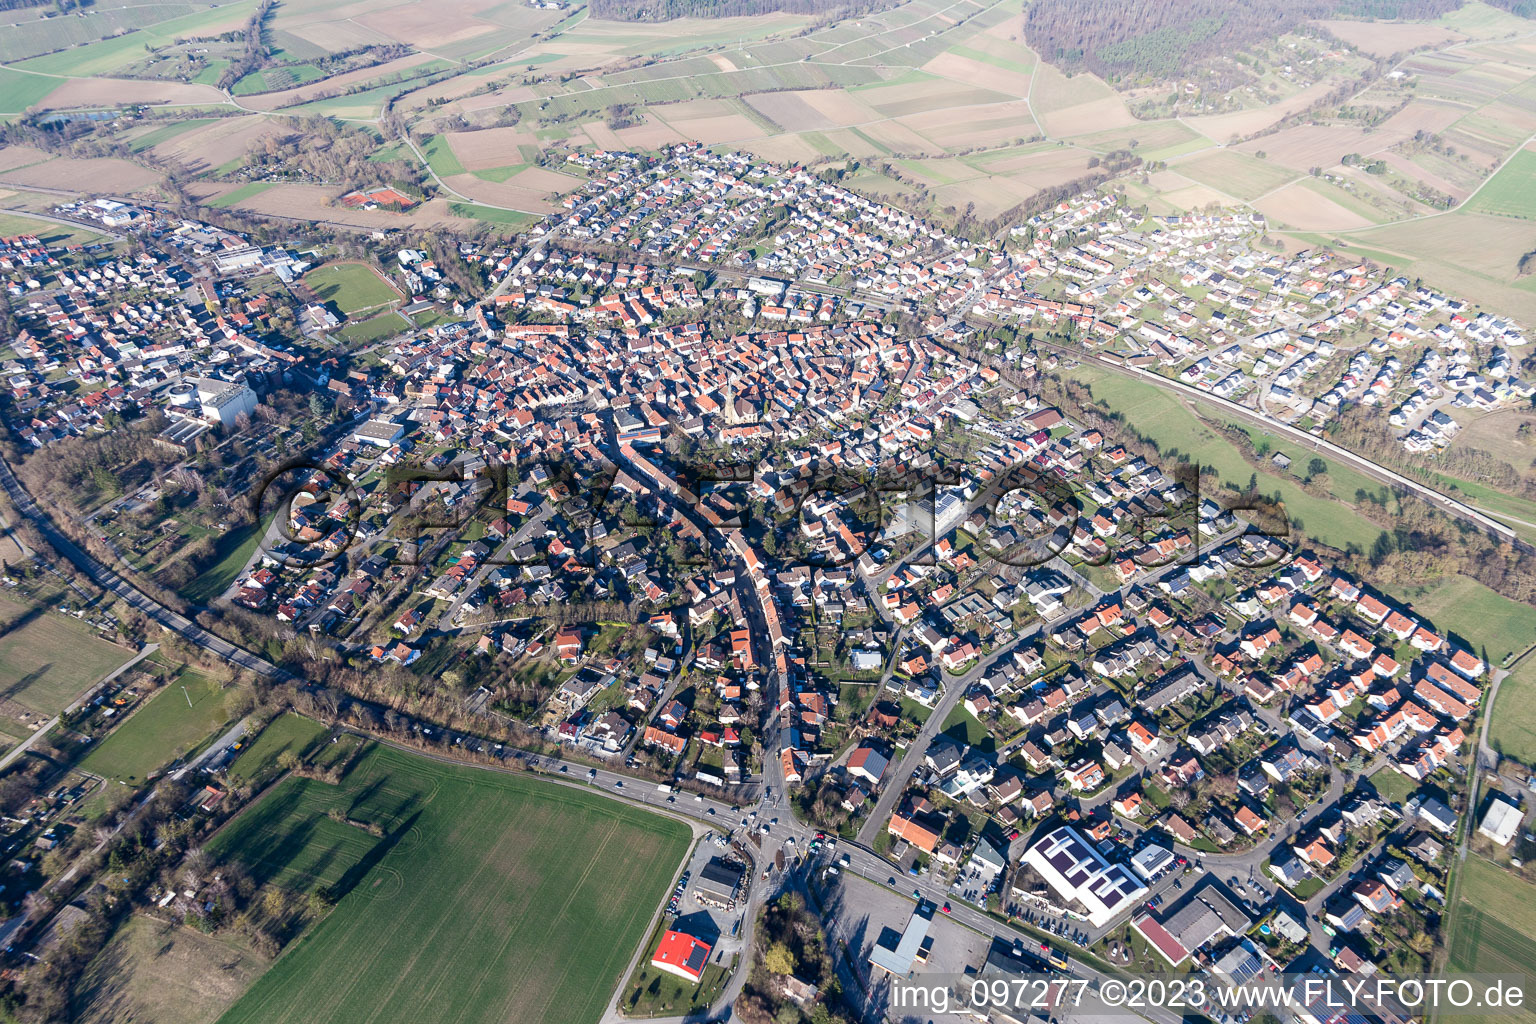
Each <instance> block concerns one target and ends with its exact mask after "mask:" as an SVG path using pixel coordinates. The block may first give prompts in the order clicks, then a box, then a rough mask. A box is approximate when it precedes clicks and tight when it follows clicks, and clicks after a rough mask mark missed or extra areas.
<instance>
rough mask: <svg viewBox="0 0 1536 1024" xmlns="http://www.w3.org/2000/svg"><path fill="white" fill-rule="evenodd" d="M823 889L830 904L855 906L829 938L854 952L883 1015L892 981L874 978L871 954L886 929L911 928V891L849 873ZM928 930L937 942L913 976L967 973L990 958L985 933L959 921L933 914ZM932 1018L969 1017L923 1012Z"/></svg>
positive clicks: (835, 925) (838, 920)
mask: <svg viewBox="0 0 1536 1024" xmlns="http://www.w3.org/2000/svg"><path fill="white" fill-rule="evenodd" d="M822 890H823V892H824V894H825V897H826V899H827V901H828V902H829V903H841V904H843V905H846V906H847V907H849V908H857V909H856V910H853V909H850V910H848V911H845V912H844V913H841V914H837V915H835V920H834V923H833V924H832V925H831V926H830V932H831V935H830V937H831V938H833V939H834V940H841V941H843V942H846V943H847V944H848V948H849V950H850V951H853V954H852V962H853V964H854V965H855V967H856V969H857V970H858V972H859V977H860V978H861V979H863V980H865V981H866V982H870V981H871V980H873V983H874V989H873V1002H874V1005H875V1006H877V1007H878V1008H879V1009H880V1011H881V1012H882V1013H883V1012H884V1010H885V1009H886V1005H885V999H886V994H885V993H886V990H887V989H888V988H889V984H888V979H886V978H883V977H882V978H875V979H871V978H870V973H871V970H872V968H871V967H870V965H869V954H870V951H871V950H872V949H873V948H874V945H875V941H876V940H877V939H879V938H880V933H881V932H882V931H883V930H884V929H886V928H890V929H892V930H893V931H896V932H900V931H901V930H902V929H904V928H905V927H906V926H907V921H908V919H910V918H911V917H912V911H913V907H914V904H913V901H912V899H911V898H910V897H911V890H910V889H908V890H906V894H905V895H903V893H902V892H898V891H896V890H894V889H892V888H890V887H889V886H884V885H880V884H878V883H875V882H871V881H869V880H867V879H865V878H863V877H862V876H860V875H857V874H850V873H848V872H840V873H839V874H838V875H835V876H828V877H827V879H826V881H825V882H824V883H823V885H822ZM928 934H929V935H930V936H931V937H932V938H933V940H934V942H933V949H932V951H931V952H930V953H929V955H928V962H927V963H917V964H913V977H914V978H921V977H922V976H923V975H924V974H960V973H963V972H964V971H965V970H967V969H968V968H974V967H976V966H978V965H979V964H981V963H982V961H983V960H985V959H986V955H987V949H988V947H989V946H990V944H991V940H990V938H988V937H987V936H983V935H980V934H978V933H977V932H973V931H971V930H970V929H969V928H966V927H964V926H962V925H960V924H957V923H956V922H954V921H952V920H950V919H949V918H948V917H946V916H945V915H944V914H942V913H935V914H934V915H933V921H932V923H931V924H930V925H929V927H928ZM930 1016H931V1017H932V1019H933V1020H934V1021H935V1022H941V1021H951V1020H953V1021H956V1022H958V1021H961V1020H964V1019H966V1018H962V1017H958V1016H953V1015H951V1016H946V1017H939V1016H937V1015H924V1017H923V1019H924V1020H928V1019H929V1017H930Z"/></svg>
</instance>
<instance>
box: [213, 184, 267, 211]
mask: <svg viewBox="0 0 1536 1024" xmlns="http://www.w3.org/2000/svg"><path fill="white" fill-rule="evenodd" d="M274 184H275V182H271V181H252V182H247V183H246V184H244V185H241V186H240V187H239V188H236V189H231V190H230V191H228V192H226V193H224V194H223V195H222V196H219V198H217V199H215V200H213V201H212V202H210V203H209V204H208V205H209V206H215V207H218V208H220V209H224V208H225V207H230V206H234V205H236V204H237V203H243V202H245V201H246V200H247V199H250V198H251V197H252V196H259V195H261V194H262V193H263V192H265V191H266V190H267V189H269V188H271V187H272V186H273V185H274Z"/></svg>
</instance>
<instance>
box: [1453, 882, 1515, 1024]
mask: <svg viewBox="0 0 1536 1024" xmlns="http://www.w3.org/2000/svg"><path fill="white" fill-rule="evenodd" d="M1462 871H1463V875H1462V880H1461V901H1460V903H1459V905H1458V906H1457V907H1456V915H1455V920H1454V923H1453V924H1452V926H1451V934H1450V936H1449V937H1448V941H1449V944H1450V959H1449V962H1448V964H1447V966H1448V967H1449V968H1450V969H1451V970H1452V971H1466V972H1473V973H1480V974H1530V973H1532V972H1536V885H1531V884H1530V883H1528V882H1524V881H1522V880H1521V879H1519V878H1517V877H1515V876H1514V875H1512V874H1510V873H1508V872H1506V871H1503V870H1501V869H1499V868H1497V867H1495V866H1494V865H1492V864H1490V863H1488V862H1487V861H1485V860H1483V859H1481V858H1480V857H1469V858H1467V860H1466V861H1465V862H1464V863H1463V867H1462ZM1457 1019H1458V1020H1465V1021H1477V1022H1482V1021H1488V1022H1490V1024H1492V1022H1494V1021H1500V1022H1505V1024H1517V1022H1530V1021H1536V1014H1533V1013H1531V1012H1530V1011H1529V1010H1528V1009H1524V1008H1522V1009H1520V1010H1506V1011H1505V1012H1504V1013H1503V1014H1500V1015H1496V1016H1495V1015H1488V1016H1486V1017H1461V1016H1458V1017H1457Z"/></svg>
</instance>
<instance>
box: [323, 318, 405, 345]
mask: <svg viewBox="0 0 1536 1024" xmlns="http://www.w3.org/2000/svg"><path fill="white" fill-rule="evenodd" d="M408 330H410V327H409V325H407V324H406V322H405V321H404V320H402V319H400V317H398V316H396V315H395V314H394V313H393V312H389V313H380V314H379V315H378V316H373V317H369V318H368V319H366V320H349V321H348V322H347V323H345V324H343V325H342V326H341V327H340V328H339V329H337V330H336V331H335V332H334V333H335V334H337V335H338V336H340V337H343V338H346V339H347V340H348V341H350V342H353V343H355V344H358V345H371V344H373V343H374V342H376V341H383V340H384V339H385V338H393V337H394V336H395V335H397V334H403V333H404V332H406V331H408Z"/></svg>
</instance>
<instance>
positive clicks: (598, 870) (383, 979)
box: [209, 747, 690, 1024]
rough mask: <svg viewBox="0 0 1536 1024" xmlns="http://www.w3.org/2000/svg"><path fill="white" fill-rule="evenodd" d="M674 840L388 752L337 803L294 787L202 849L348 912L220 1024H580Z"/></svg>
mask: <svg viewBox="0 0 1536 1024" xmlns="http://www.w3.org/2000/svg"><path fill="white" fill-rule="evenodd" d="M333 809H334V810H336V811H340V812H341V813H342V814H343V815H345V816H350V817H351V818H353V819H355V820H361V821H366V822H371V823H374V824H377V825H379V826H380V827H382V828H383V829H384V830H385V837H384V838H382V839H377V838H375V837H373V836H372V835H370V834H369V833H368V832H367V831H364V830H363V829H361V828H358V827H356V826H353V825H349V824H346V823H344V822H338V821H335V820H333V819H332V818H329V817H327V814H326V812H327V811H330V810H333ZM689 841H690V834H689V830H688V829H687V827H685V826H683V825H682V824H679V823H676V822H673V821H671V820H670V819H666V818H661V817H657V816H653V815H650V814H647V813H645V812H643V811H640V810H637V809H633V808H630V807H626V806H624V805H622V804H619V803H617V802H615V801H611V800H608V799H606V798H604V797H601V796H598V795H596V794H593V793H589V792H583V791H581V790H579V789H575V788H571V787H566V786H560V785H558V784H555V783H551V782H548V781H541V780H537V779H532V778H529V777H526V776H521V775H512V774H506V773H500V772H491V771H485V770H481V769H476V768H472V767H468V766H461V765H449V764H444V763H441V762H437V761H432V760H428V759H426V758H422V757H419V756H417V755H414V754H409V753H405V752H402V751H398V750H394V749H390V748H383V747H374V748H373V749H372V750H370V751H369V752H368V753H367V754H365V755H364V757H363V759H362V760H361V761H360V762H359V763H358V764H357V765H356V766H354V767H353V769H352V770H351V771H350V772H349V773H348V775H347V777H346V778H345V779H344V780H343V782H342V783H341V785H339V786H330V785H326V784H325V783H321V782H317V781H314V780H310V779H303V778H298V777H291V778H289V779H287V780H285V781H284V782H283V783H281V784H280V785H278V786H276V787H275V788H274V789H273V790H272V791H271V792H270V793H268V794H267V796H265V797H264V798H263V799H262V801H261V802H260V803H259V804H257V805H256V806H255V807H253V808H252V809H251V810H250V811H247V812H246V813H245V814H244V815H242V816H240V817H239V818H237V819H235V821H234V822H233V823H231V824H230V825H229V826H228V827H227V828H226V829H225V830H224V831H222V832H221V833H219V835H217V836H216V837H214V839H213V841H212V842H211V843H210V844H209V850H210V852H212V853H213V854H214V855H215V856H217V857H221V858H223V857H233V858H235V859H237V860H239V861H241V862H242V863H244V864H245V865H246V866H247V867H248V869H249V870H250V871H251V872H252V874H253V876H254V877H256V878H257V879H275V880H277V881H279V882H281V883H284V884H288V885H312V884H314V883H315V882H316V881H317V880H331V881H333V882H334V883H335V884H337V885H339V886H340V887H341V888H342V889H343V890H344V891H345V895H343V896H342V898H341V900H340V902H339V903H338V904H337V906H336V909H335V910H334V911H333V912H332V913H331V914H330V916H329V917H327V918H326V919H325V920H324V921H323V922H321V923H320V924H319V925H318V926H316V927H315V929H314V930H313V931H312V932H310V933H309V934H308V935H306V936H305V937H304V938H303V939H301V940H300V942H299V944H298V945H297V946H294V947H292V948H290V949H289V950H288V952H287V953H286V954H285V955H284V956H283V957H282V959H281V960H279V961H278V963H277V964H276V965H274V966H273V968H272V969H271V970H270V971H268V972H267V974H266V975H265V976H264V977H262V978H261V979H260V980H259V981H258V982H257V983H256V984H255V986H253V987H252V988H251V990H250V991H249V992H248V993H247V994H246V995H245V996H244V997H243V998H242V999H241V1000H240V1001H239V1002H237V1003H236V1004H235V1005H234V1007H232V1008H231V1009H230V1011H229V1012H228V1013H226V1014H225V1015H224V1016H223V1017H222V1018H220V1020H221V1021H222V1022H223V1024H253V1022H267V1021H271V1022H283V1024H287V1022H290V1021H298V1020H325V1021H332V1022H335V1024H350V1022H359V1024H360V1022H364V1021H380V1020H405V1021H425V1020H434V1021H455V1022H457V1024H479V1022H485V1024H491V1022H496V1024H500V1022H504V1021H530V1022H531V1021H538V1022H539V1024H578V1022H579V1024H588V1022H590V1021H593V1020H596V1019H597V1018H598V1017H599V1016H600V1015H601V1014H602V1009H603V1006H604V1005H605V1004H606V1002H607V1001H608V998H609V996H610V995H611V994H612V992H613V991H614V989H615V987H616V986H617V985H618V983H619V980H620V976H621V974H622V972H623V970H624V968H625V966H626V965H627V964H628V962H629V957H630V955H631V954H632V953H633V952H634V950H635V947H636V946H637V945H638V943H639V942H640V939H641V937H642V936H643V935H644V934H645V932H646V929H647V927H648V926H649V924H650V922H651V920H652V918H653V915H654V913H655V911H656V907H657V905H658V903H659V901H660V900H661V898H662V897H663V895H664V894H665V893H666V891H667V886H668V885H669V883H670V882H671V879H672V877H673V874H674V872H675V871H676V870H677V868H678V865H679V864H680V862H681V860H682V858H683V856H684V855H685V853H686V852H687V850H688V846H689ZM342 864H347V865H348V867H345V868H343V867H341V865H342Z"/></svg>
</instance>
